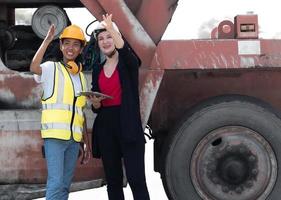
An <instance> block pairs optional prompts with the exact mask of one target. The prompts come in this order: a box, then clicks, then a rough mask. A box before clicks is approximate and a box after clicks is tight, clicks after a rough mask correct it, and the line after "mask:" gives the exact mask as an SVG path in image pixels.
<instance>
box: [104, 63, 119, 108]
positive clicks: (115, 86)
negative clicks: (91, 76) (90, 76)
mask: <svg viewBox="0 0 281 200" xmlns="http://www.w3.org/2000/svg"><path fill="white" fill-rule="evenodd" d="M99 88H100V91H101V92H102V93H104V94H107V95H110V96H112V97H113V99H104V100H102V102H101V103H102V106H105V107H106V106H118V105H121V92H122V89H121V84H120V79H119V72H118V70H117V67H116V68H115V70H114V72H113V73H112V75H111V76H110V77H106V75H105V73H104V69H102V70H101V73H100V75H99Z"/></svg>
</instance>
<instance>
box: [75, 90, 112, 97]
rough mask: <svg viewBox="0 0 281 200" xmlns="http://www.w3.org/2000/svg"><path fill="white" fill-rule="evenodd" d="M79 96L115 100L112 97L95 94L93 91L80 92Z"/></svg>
mask: <svg viewBox="0 0 281 200" xmlns="http://www.w3.org/2000/svg"><path fill="white" fill-rule="evenodd" d="M79 95H83V96H87V97H90V96H96V97H104V98H108V99H113V97H112V96H109V95H107V94H103V93H100V92H93V91H88V92H79Z"/></svg>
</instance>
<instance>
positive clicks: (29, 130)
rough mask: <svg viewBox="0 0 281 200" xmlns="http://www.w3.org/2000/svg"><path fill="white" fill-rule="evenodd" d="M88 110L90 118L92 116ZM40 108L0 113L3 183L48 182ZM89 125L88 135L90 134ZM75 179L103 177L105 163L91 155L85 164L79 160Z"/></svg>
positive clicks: (0, 161)
mask: <svg viewBox="0 0 281 200" xmlns="http://www.w3.org/2000/svg"><path fill="white" fill-rule="evenodd" d="M90 112H91V111H90V110H88V112H87V121H88V122H92V121H93V120H94V119H93V115H89V114H90ZM40 119H41V111H40V110H36V109H35V110H30V109H18V110H12V109H11V110H2V111H1V112H0V166H1V171H0V182H1V183H2V184H3V183H19V182H20V183H45V182H46V177H47V171H46V164H45V159H44V158H43V153H42V147H43V140H42V139H41V134H40ZM91 126H92V124H91V123H89V124H88V134H89V135H88V136H89V137H91ZM74 177H75V178H74V180H75V181H89V180H95V179H103V177H104V172H103V167H102V163H101V161H100V160H98V159H93V158H91V160H90V162H89V163H88V164H86V165H81V164H80V159H79V161H78V162H77V169H76V172H75V176H74Z"/></svg>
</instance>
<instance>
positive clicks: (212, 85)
mask: <svg viewBox="0 0 281 200" xmlns="http://www.w3.org/2000/svg"><path fill="white" fill-rule="evenodd" d="M280 77H281V69H280V68H268V69H265V68H264V69H223V70H182V69H181V70H165V73H164V76H163V79H162V83H161V85H160V88H159V89H158V93H157V96H156V99H155V102H154V105H153V108H152V111H151V121H150V123H151V125H152V126H151V128H152V129H153V131H154V133H155V134H157V133H158V132H161V131H164V132H165V133H168V132H169V131H171V130H172V129H173V128H174V126H175V125H177V124H178V122H179V121H180V120H181V119H182V117H183V116H185V115H186V113H187V111H188V110H190V109H191V107H192V106H194V105H196V104H198V103H200V102H201V101H203V100H206V99H208V98H211V97H215V96H219V95H232V94H239V95H245V96H251V97H256V98H258V99H260V100H263V101H264V102H266V103H268V104H270V105H271V106H272V107H273V108H274V109H276V111H281V93H280V85H281V79H280Z"/></svg>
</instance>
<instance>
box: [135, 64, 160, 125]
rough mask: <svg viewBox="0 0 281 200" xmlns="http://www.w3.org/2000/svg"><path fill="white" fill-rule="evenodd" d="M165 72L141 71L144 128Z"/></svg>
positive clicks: (142, 69)
mask: <svg viewBox="0 0 281 200" xmlns="http://www.w3.org/2000/svg"><path fill="white" fill-rule="evenodd" d="M163 75H164V70H148V69H146V68H141V70H140V110H141V117H142V125H143V128H144V127H145V126H146V124H147V121H148V118H149V116H150V112H151V109H152V106H153V104H154V100H155V97H156V94H157V92H158V89H159V87H160V84H161V81H162V78H163Z"/></svg>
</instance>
